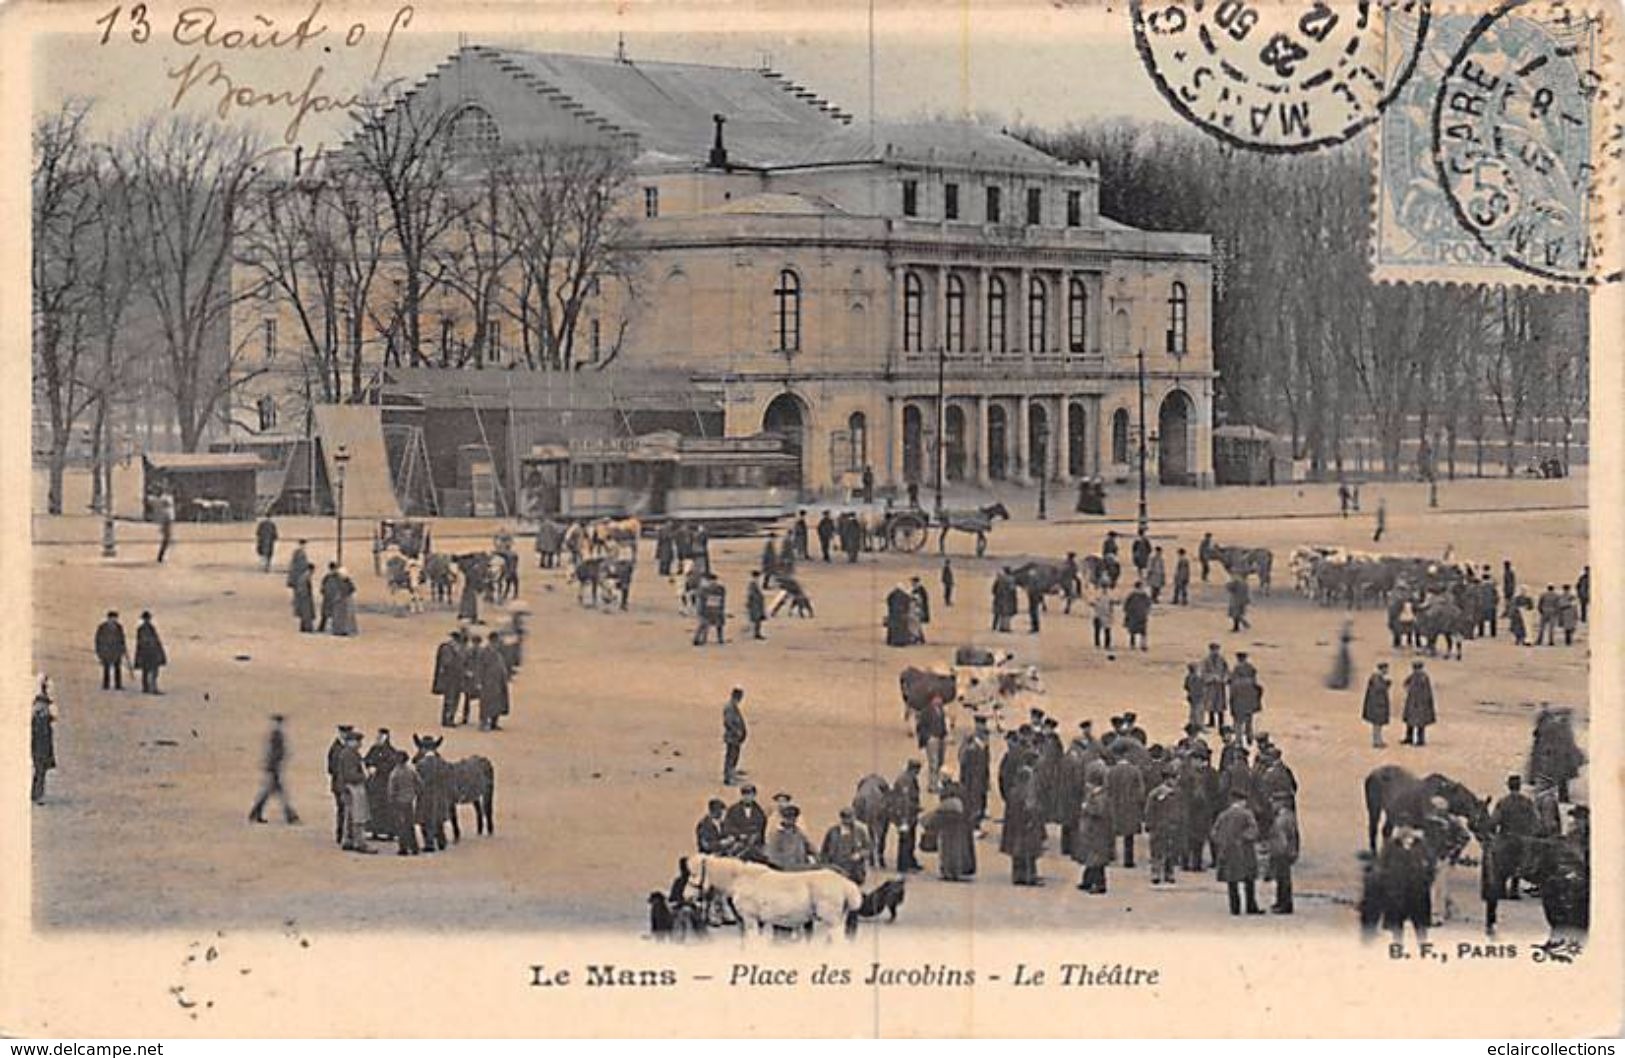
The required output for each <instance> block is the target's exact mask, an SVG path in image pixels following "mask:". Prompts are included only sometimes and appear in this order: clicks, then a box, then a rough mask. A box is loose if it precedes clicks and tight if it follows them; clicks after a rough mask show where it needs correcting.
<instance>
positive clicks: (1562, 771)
mask: <svg viewBox="0 0 1625 1058" xmlns="http://www.w3.org/2000/svg"><path fill="white" fill-rule="evenodd" d="M1571 715H1572V714H1571V712H1570V710H1568V709H1550V708H1547V707H1545V706H1542V707H1541V710H1540V712H1539V713H1538V714H1537V715H1536V716H1535V731H1534V742H1533V744H1532V745H1531V746H1530V748H1529V766H1528V768H1527V770H1526V776H1527V778H1528V780H1529V782H1530V784H1531V785H1534V786H1537V787H1538V786H1539V785H1540V784H1541V782H1543V781H1544V782H1546V783H1549V784H1550V785H1552V786H1554V787H1556V789H1557V799H1558V801H1559V802H1561V803H1564V804H1567V803H1568V800H1569V783H1570V782H1572V781H1573V780H1574V779H1575V778H1577V777H1578V776H1579V774H1580V769H1581V768H1582V767H1583V766H1584V765H1585V763H1586V755H1585V753H1584V752H1583V751H1582V750H1581V749H1580V747H1579V745H1578V744H1577V743H1576V742H1575V740H1574V726H1573V724H1572V723H1571V722H1570V717H1571Z"/></svg>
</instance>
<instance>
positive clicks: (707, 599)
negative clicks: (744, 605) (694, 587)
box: [694, 569, 728, 647]
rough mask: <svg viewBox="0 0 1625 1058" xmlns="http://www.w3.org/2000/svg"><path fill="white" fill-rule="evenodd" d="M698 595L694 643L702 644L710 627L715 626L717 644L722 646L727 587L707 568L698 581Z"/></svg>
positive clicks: (708, 634)
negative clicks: (697, 622)
mask: <svg viewBox="0 0 1625 1058" xmlns="http://www.w3.org/2000/svg"><path fill="white" fill-rule="evenodd" d="M699 596H700V597H699V611H700V623H699V625H698V627H696V628H695V629H694V645H695V646H697V647H701V646H704V645H705V641H706V639H707V638H709V637H710V634H711V629H713V628H715V629H716V630H717V646H722V645H723V644H725V643H726V642H727V640H726V639H724V638H723V629H724V627H725V626H726V624H727V620H728V589H726V588H724V587H723V586H722V582H721V581H719V580H718V579H717V575H716V574H715V573H712V572H711V571H710V569H707V570H706V571H705V574H704V576H703V577H702V579H701V581H700V591H699Z"/></svg>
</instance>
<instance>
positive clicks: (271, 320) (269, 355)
mask: <svg viewBox="0 0 1625 1058" xmlns="http://www.w3.org/2000/svg"><path fill="white" fill-rule="evenodd" d="M265 359H266V361H267V362H269V361H271V360H275V359H276V317H275V316H267V317H265Z"/></svg>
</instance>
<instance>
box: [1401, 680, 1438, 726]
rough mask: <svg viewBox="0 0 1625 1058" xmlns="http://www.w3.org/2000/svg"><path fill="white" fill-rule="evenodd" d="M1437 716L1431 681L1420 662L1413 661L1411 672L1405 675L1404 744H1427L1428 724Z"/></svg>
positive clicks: (1434, 720) (1435, 719)
mask: <svg viewBox="0 0 1625 1058" xmlns="http://www.w3.org/2000/svg"><path fill="white" fill-rule="evenodd" d="M1438 718H1439V717H1438V713H1437V712H1436V711H1435V709H1434V705H1433V682H1432V681H1431V680H1429V679H1428V674H1427V670H1426V669H1425V668H1423V666H1422V663H1421V662H1420V661H1413V662H1411V674H1410V675H1409V676H1407V677H1405V712H1404V716H1403V719H1404V721H1405V738H1404V744H1405V745H1407V746H1425V745H1427V744H1428V733H1427V729H1428V726H1429V725H1430V724H1433V723H1435V722H1436V721H1437V720H1438Z"/></svg>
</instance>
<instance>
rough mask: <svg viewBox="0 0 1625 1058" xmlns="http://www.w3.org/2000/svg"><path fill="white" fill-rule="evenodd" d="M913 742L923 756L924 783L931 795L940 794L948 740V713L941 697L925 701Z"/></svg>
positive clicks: (916, 725)
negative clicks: (945, 747) (944, 755)
mask: <svg viewBox="0 0 1625 1058" xmlns="http://www.w3.org/2000/svg"><path fill="white" fill-rule="evenodd" d="M914 735H915V740H916V741H917V742H918V744H919V747H920V751H921V752H923V753H924V754H925V761H926V781H927V783H928V784H929V789H930V791H931V792H932V793H941V792H942V757H943V746H944V744H945V743H946V742H947V740H948V713H947V710H946V708H945V707H944V705H943V702H942V695H940V694H933V695H931V697H930V698H929V699H927V701H926V703H925V706H924V708H922V709H921V710H920V714H919V717H918V718H917V719H916V721H915V726H914Z"/></svg>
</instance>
